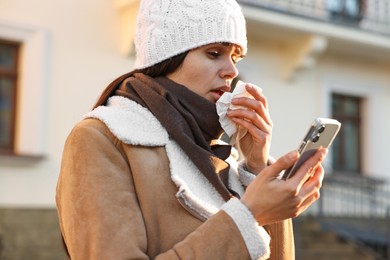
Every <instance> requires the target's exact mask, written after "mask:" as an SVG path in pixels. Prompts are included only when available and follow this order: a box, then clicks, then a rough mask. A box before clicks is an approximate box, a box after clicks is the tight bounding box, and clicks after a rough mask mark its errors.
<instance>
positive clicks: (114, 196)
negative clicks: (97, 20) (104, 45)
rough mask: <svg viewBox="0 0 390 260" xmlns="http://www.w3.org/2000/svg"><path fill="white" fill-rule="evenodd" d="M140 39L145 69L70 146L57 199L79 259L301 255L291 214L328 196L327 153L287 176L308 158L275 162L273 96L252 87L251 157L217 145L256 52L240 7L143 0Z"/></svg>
mask: <svg viewBox="0 0 390 260" xmlns="http://www.w3.org/2000/svg"><path fill="white" fill-rule="evenodd" d="M135 43H136V53H137V57H136V62H135V70H134V71H132V72H130V73H127V74H125V75H123V76H121V77H119V78H118V79H116V80H115V81H114V82H112V83H111V84H110V85H109V86H108V87H107V89H106V90H105V91H104V93H103V94H102V96H101V97H100V99H99V101H98V102H97V104H96V106H95V108H94V110H93V111H91V112H90V113H88V114H87V115H86V116H85V119H84V120H83V121H81V122H80V123H79V124H78V125H77V126H76V127H75V128H74V129H73V130H72V132H71V134H70V135H69V137H68V139H67V142H66V145H65V148H64V153H63V160H62V165H61V173H60V177H59V181H58V186H57V197H56V199H57V207H58V213H59V219H60V226H61V232H62V235H63V238H64V241H65V244H66V246H67V249H68V252H69V254H70V257H71V258H72V259H289V260H290V259H294V247H293V243H294V241H293V236H292V227H291V220H290V218H291V217H295V216H297V215H299V214H300V213H301V212H302V211H304V210H305V209H306V208H307V207H309V206H310V205H311V204H312V203H313V202H314V201H315V200H317V199H318V196H319V187H320V186H321V182H322V178H323V168H322V166H321V162H322V160H323V158H324V157H325V155H326V150H325V149H320V150H319V151H318V152H317V153H316V154H315V155H314V156H312V157H311V158H310V159H309V160H308V161H307V162H306V163H305V164H304V165H303V166H302V167H301V168H300V169H299V171H298V173H297V174H296V175H295V176H294V177H293V178H291V179H289V180H287V181H283V180H280V179H279V178H278V176H279V175H280V173H281V172H282V171H283V170H284V169H286V168H288V167H289V166H291V165H292V164H293V163H294V162H295V161H296V159H297V157H298V154H297V152H296V151H293V152H291V153H288V154H287V155H285V156H283V157H281V158H280V159H278V160H277V161H275V162H274V163H272V160H270V158H269V146H270V141H271V133H272V121H271V119H270V116H269V112H268V105H267V100H266V98H265V96H264V95H263V94H262V93H261V91H259V89H258V88H257V87H256V86H254V85H251V84H247V85H246V90H247V91H248V93H249V94H250V95H251V98H248V97H242V98H236V99H233V100H232V103H233V104H234V105H238V106H242V107H243V108H242V109H237V110H232V111H229V112H228V116H229V118H230V119H231V120H232V121H233V122H234V123H236V124H237V125H238V126H239V127H241V128H244V129H246V130H247V133H246V135H245V136H244V137H243V138H242V139H240V140H237V141H238V147H239V150H240V155H241V156H242V158H239V159H238V158H237V154H238V153H237V151H236V150H235V149H234V148H233V149H232V148H231V146H229V145H226V144H224V143H222V142H221V141H219V138H220V137H221V134H222V133H223V131H222V129H221V126H220V124H219V122H218V115H217V113H216V105H215V103H216V102H217V100H218V99H219V98H220V97H221V95H222V94H223V93H225V92H228V91H230V89H231V82H232V80H233V79H234V78H236V77H237V75H238V71H237V69H236V66H235V64H236V62H237V61H238V60H240V59H241V58H242V57H243V56H244V55H245V54H246V51H247V40H246V29H245V20H244V17H243V14H242V12H241V9H240V7H239V5H238V4H237V3H236V2H235V1H234V0H207V1H199V3H198V2H197V1H193V0H191V1H190V0H158V1H157V0H148V1H142V2H141V7H140V12H139V15H138V20H137V35H136V42H135ZM238 160H240V162H238Z"/></svg>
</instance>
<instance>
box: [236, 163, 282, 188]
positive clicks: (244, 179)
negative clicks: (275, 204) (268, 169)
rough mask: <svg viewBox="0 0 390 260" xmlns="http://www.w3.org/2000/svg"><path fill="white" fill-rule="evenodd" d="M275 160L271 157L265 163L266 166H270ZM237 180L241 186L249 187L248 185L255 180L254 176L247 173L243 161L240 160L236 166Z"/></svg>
mask: <svg viewBox="0 0 390 260" xmlns="http://www.w3.org/2000/svg"><path fill="white" fill-rule="evenodd" d="M275 161H276V160H275V159H274V158H273V157H269V158H268V162H267V165H268V166H269V165H271V164H273V163H274V162H275ZM237 170H238V178H239V179H240V182H241V183H242V185H244V186H246V187H247V186H249V184H250V183H251V182H252V181H253V180H254V179H255V178H256V174H254V173H252V172H250V171H248V169H247V168H246V166H245V161H244V160H242V161H241V162H240V163H239V164H238V169H237Z"/></svg>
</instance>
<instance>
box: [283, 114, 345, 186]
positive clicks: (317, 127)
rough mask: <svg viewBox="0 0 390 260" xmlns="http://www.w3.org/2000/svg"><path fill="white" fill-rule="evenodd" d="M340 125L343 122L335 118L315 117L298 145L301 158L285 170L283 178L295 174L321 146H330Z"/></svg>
mask: <svg viewBox="0 0 390 260" xmlns="http://www.w3.org/2000/svg"><path fill="white" fill-rule="evenodd" d="M340 127H341V123H340V122H339V121H337V120H335V119H330V118H317V119H315V120H314V122H313V123H312V124H311V126H310V127H309V130H308V131H307V133H306V135H305V137H304V138H303V140H302V141H301V143H300V145H299V147H298V152H299V154H300V157H299V159H298V160H297V161H296V163H295V164H294V165H293V166H292V167H290V168H288V169H287V170H286V171H285V172H284V174H283V177H282V179H284V180H286V179H288V178H291V177H292V176H294V174H295V172H296V171H297V170H298V169H299V167H300V166H301V165H302V164H303V163H304V162H305V161H306V160H307V159H308V158H309V157H310V156H312V155H313V154H314V153H315V152H316V151H317V150H318V149H319V148H321V147H323V148H329V146H330V145H331V144H332V142H333V140H334V138H335V137H336V135H337V133H338V132H339V130H340Z"/></svg>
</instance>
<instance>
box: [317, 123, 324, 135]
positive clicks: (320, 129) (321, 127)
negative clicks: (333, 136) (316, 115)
mask: <svg viewBox="0 0 390 260" xmlns="http://www.w3.org/2000/svg"><path fill="white" fill-rule="evenodd" d="M324 130H325V126H324V125H320V127H319V128H318V133H322V132H324Z"/></svg>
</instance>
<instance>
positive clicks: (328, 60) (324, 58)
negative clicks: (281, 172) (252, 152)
mask: <svg viewBox="0 0 390 260" xmlns="http://www.w3.org/2000/svg"><path fill="white" fill-rule="evenodd" d="M266 35H267V34H262V36H256V35H254V34H251V35H250V37H249V52H248V55H247V57H246V58H245V60H244V61H242V62H241V63H239V68H240V77H241V78H242V79H243V80H244V81H250V82H252V83H255V84H257V85H259V86H260V87H261V88H262V89H263V93H264V94H265V95H266V96H267V98H268V102H269V106H270V113H271V117H272V120H273V123H274V130H273V139H272V148H271V154H272V155H273V156H275V157H279V156H281V155H283V154H285V153H286V152H287V151H289V150H292V149H296V148H297V146H298V144H299V141H300V139H301V138H302V137H303V135H304V133H305V131H306V130H307V128H308V125H309V124H310V123H311V121H312V120H313V119H314V118H315V117H318V116H321V117H330V116H331V107H330V95H331V93H332V92H337V93H342V94H348V95H356V96H359V97H363V98H364V99H365V101H364V105H363V111H364V113H363V136H362V145H363V147H364V150H363V151H362V152H363V162H362V166H363V172H364V173H365V174H367V175H369V176H373V177H381V178H386V179H390V173H389V171H390V162H389V160H387V159H386V158H389V156H390V153H389V152H388V151H387V149H386V147H388V145H390V139H388V138H386V133H388V132H389V131H390V120H389V119H388V116H387V115H388V113H389V110H390V104H389V100H390V95H389V94H390V81H389V79H390V61H389V62H387V61H383V60H377V59H376V58H375V57H372V58H370V57H366V55H365V56H359V55H351V54H348V53H344V52H340V51H336V50H333V49H332V48H328V49H326V50H325V51H324V52H323V53H321V54H320V56H319V57H318V59H317V64H316V66H314V67H311V68H303V69H298V70H296V71H294V72H293V75H292V77H291V78H290V79H287V80H286V79H284V78H283V76H282V75H283V71H284V68H285V65H286V63H287V62H289V58H288V48H289V46H288V45H289V42H288V41H287V42H285V41H279V40H275V39H271V38H267V36H266ZM353 47H354V46H353V45H352V46H351V48H353ZM328 158H330V156H328ZM326 164H328V166H329V167H330V165H329V161H328V162H326Z"/></svg>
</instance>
